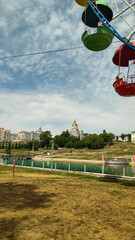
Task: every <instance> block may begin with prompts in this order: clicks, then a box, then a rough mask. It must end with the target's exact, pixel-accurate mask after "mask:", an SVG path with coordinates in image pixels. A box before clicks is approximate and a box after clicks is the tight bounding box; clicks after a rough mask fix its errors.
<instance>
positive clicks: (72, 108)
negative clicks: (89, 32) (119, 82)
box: [0, 0, 135, 135]
mask: <svg viewBox="0 0 135 240" xmlns="http://www.w3.org/2000/svg"><path fill="white" fill-rule="evenodd" d="M105 2H107V3H108V4H109V5H110V7H111V9H112V10H113V12H114V15H115V14H116V13H117V10H116V7H115V4H114V1H111V0H107V1H105ZM127 2H128V3H129V4H131V3H133V2H134V1H133V0H127ZM117 3H118V7H119V8H120V10H122V9H123V8H125V7H126V5H125V4H124V3H123V1H122V0H117ZM133 8H134V9H135V6H134V7H133ZM83 11H84V8H83V7H81V6H79V5H77V4H76V2H75V1H74V0H72V1H71V0H66V1H61V0H57V1H54V0H49V1H42V0H31V1H27V0H23V1H21V0H8V1H7V0H1V1H0V58H2V57H5V56H14V55H23V54H28V53H35V52H42V51H53V50H58V49H65V48H74V47H82V48H79V49H74V50H68V51H62V52H56V53H49V54H43V55H35V56H27V57H20V58H11V59H5V60H2V59H0V127H4V128H5V129H9V130H11V132H15V133H16V132H19V131H21V130H25V131H32V130H33V131H35V130H37V129H38V128H39V127H40V126H41V127H42V129H43V130H44V131H46V130H49V131H51V133H52V134H53V135H56V134H60V133H61V132H62V131H64V130H66V129H70V128H71V126H72V123H73V122H74V120H76V121H77V124H78V126H79V129H80V130H83V131H84V132H88V133H97V134H99V133H101V132H102V131H103V130H104V129H105V130H106V131H107V132H112V133H114V134H116V135H119V134H121V133H130V132H132V131H134V130H135V121H134V119H135V98H134V97H132V98H124V97H120V96H119V95H117V94H116V93H115V91H114V89H113V87H112V84H113V82H114V81H115V77H116V75H117V73H118V67H117V66H115V65H114V64H113V63H112V57H113V54H114V52H115V51H116V49H117V48H118V47H119V46H120V45H121V44H122V43H121V42H120V41H119V40H118V39H116V38H114V40H113V43H112V44H111V45H110V47H109V48H107V49H106V50H104V51H101V52H91V51H89V50H88V49H86V48H85V47H83V43H82V41H81V36H82V34H83V31H84V25H83V23H82V21H81V15H82V12H83ZM123 16H124V17H125V19H126V20H127V21H128V23H130V24H131V25H132V27H133V28H134V29H135V13H134V12H133V11H131V10H128V11H127V12H125V13H124V15H123ZM112 25H113V26H114V27H115V28H116V30H117V31H118V32H119V33H120V34H121V35H122V36H127V35H128V34H129V33H131V29H129V27H128V26H127V25H126V23H125V22H124V21H122V19H121V18H118V19H116V20H114V22H112ZM94 30H95V29H94ZM133 39H135V35H134V36H133ZM122 71H124V72H125V73H126V71H127V69H124V68H123V69H122Z"/></svg>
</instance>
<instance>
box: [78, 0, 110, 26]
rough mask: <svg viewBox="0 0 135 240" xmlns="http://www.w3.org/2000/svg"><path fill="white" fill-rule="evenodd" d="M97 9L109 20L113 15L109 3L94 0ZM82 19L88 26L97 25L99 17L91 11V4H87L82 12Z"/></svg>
mask: <svg viewBox="0 0 135 240" xmlns="http://www.w3.org/2000/svg"><path fill="white" fill-rule="evenodd" d="M96 6H97V9H98V10H99V11H100V12H101V13H102V14H103V15H104V17H105V18H106V19H107V20H108V21H109V22H110V21H111V20H112V17H113V12H112V10H111V8H110V7H109V5H108V4H107V3H105V2H102V1H96ZM82 21H83V23H84V24H85V25H86V26H88V27H93V28H95V27H97V26H98V23H99V18H98V17H97V16H96V14H95V13H94V12H93V10H92V8H91V6H90V5H89V6H88V7H87V8H86V10H85V11H84V12H83V14H82Z"/></svg>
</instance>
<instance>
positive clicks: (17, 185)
mask: <svg viewBox="0 0 135 240" xmlns="http://www.w3.org/2000/svg"><path fill="white" fill-rule="evenodd" d="M0 173H3V175H2V177H1V178H0V200H1V205H0V240H7V239H13V240H24V239H26V240H27V239H32V240H37V239H39V240H44V239H47V240H51V239H58V240H71V239H74V240H77V239H79V240H84V239H85V240H89V239H94V240H98V239H101V240H108V239H109V240H114V239H115V240H119V236H120V239H123V240H126V239H135V229H134V224H133V223H134V219H135V212H134V209H135V203H134V199H135V191H134V185H132V184H133V181H126V180H119V179H116V180H114V179H101V178H96V177H93V176H88V175H82V174H72V173H69V174H68V173H66V172H59V173H57V172H51V171H50V172H49V171H42V170H38V169H28V168H18V167H16V169H15V177H14V178H13V176H12V167H9V166H0ZM123 183H124V184H123ZM129 183H130V185H129ZM134 183H135V182H134ZM125 236H126V238H125Z"/></svg>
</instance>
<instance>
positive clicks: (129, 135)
mask: <svg viewBox="0 0 135 240" xmlns="http://www.w3.org/2000/svg"><path fill="white" fill-rule="evenodd" d="M128 141H129V142H131V134H128Z"/></svg>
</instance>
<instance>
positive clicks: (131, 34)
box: [126, 30, 135, 40]
mask: <svg viewBox="0 0 135 240" xmlns="http://www.w3.org/2000/svg"><path fill="white" fill-rule="evenodd" d="M134 34H135V30H134V31H133V32H131V33H130V34H129V35H128V36H127V37H126V39H128V40H130V39H131V37H132V36H133V35H134Z"/></svg>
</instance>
